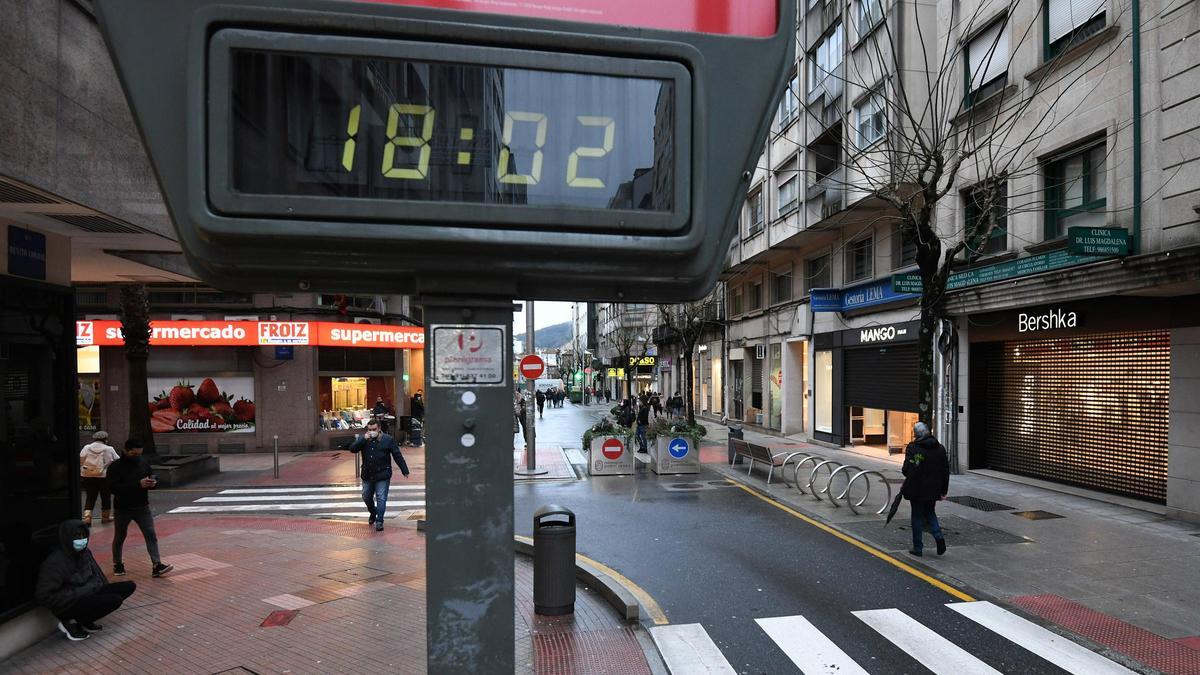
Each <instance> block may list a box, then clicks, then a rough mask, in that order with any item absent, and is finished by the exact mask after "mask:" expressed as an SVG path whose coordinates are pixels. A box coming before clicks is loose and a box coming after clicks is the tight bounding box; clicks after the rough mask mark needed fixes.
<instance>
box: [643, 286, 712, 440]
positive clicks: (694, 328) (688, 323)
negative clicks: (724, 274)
mask: <svg viewBox="0 0 1200 675" xmlns="http://www.w3.org/2000/svg"><path fill="white" fill-rule="evenodd" d="M721 293H723V290H722V287H721V285H720V284H718V285H717V290H716V291H714V292H713V293H710V294H709V295H708V296H707V297H705V298H703V299H701V300H694V301H692V302H685V303H681V304H675V305H659V306H658V323H659V326H662V327H664V328H665V329H666V331H667V334H668V337H670V336H674V337H675V338H677V339H678V340H679V343H680V345H682V347H683V350H682V351H683V386H682V387H681V389H682V392H683V400H684V405H685V406H687V419H688V424H695V423H696V401H695V397H694V396H693V392H692V382H693V381H694V378H695V364H694V362H693V360H692V359H693V355H692V352H693V351H694V350H695V349H696V345H697V343H699V342H700V338H701V337H702V336H703V335H704V331H705V329H706V328H708V327H710V326H713V325H717V322H719V320H720V315H721V312H720V302H721V301H720V297H721V295H720V294H721Z"/></svg>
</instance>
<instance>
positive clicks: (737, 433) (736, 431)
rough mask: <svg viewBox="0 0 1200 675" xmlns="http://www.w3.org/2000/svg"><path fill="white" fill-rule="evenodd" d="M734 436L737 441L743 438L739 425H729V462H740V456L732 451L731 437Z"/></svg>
mask: <svg viewBox="0 0 1200 675" xmlns="http://www.w3.org/2000/svg"><path fill="white" fill-rule="evenodd" d="M735 438H736V439H738V440H739V441H740V440H742V439H743V438H745V435H744V434H743V433H742V428H741V427H729V463H730V464H741V463H742V458H741V457H738V456H737V455H735V454H734V453H733V439H735Z"/></svg>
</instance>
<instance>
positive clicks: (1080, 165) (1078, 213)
mask: <svg viewBox="0 0 1200 675" xmlns="http://www.w3.org/2000/svg"><path fill="white" fill-rule="evenodd" d="M1106 149H1107V145H1106V144H1105V143H1103V142H1101V143H1099V144H1097V145H1093V146H1091V147H1088V148H1087V149H1085V150H1082V151H1079V152H1076V153H1074V154H1071V155H1068V156H1066V157H1063V158H1061V159H1056V160H1053V161H1050V162H1047V163H1046V165H1045V175H1046V218H1045V227H1046V232H1045V235H1046V239H1055V238H1057V237H1062V236H1065V235H1066V234H1067V228H1068V227H1072V226H1084V227H1088V226H1091V227H1095V226H1102V225H1103V224H1104V208H1105V204H1106V199H1105V194H1106V192H1107V188H1108V185H1107V174H1106V171H1107V168H1106V163H1105V159H1106V158H1105V152H1106Z"/></svg>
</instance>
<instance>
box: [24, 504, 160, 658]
mask: <svg viewBox="0 0 1200 675" xmlns="http://www.w3.org/2000/svg"><path fill="white" fill-rule="evenodd" d="M89 534H90V530H89V529H88V526H87V525H85V524H84V522H83V521H82V520H65V521H63V522H62V523H60V524H59V526H58V546H57V547H55V549H54V550H53V551H51V552H50V555H48V556H46V559H45V560H44V561H42V567H41V569H40V570H39V571H38V578H37V586H36V587H35V588H34V597H35V598H36V599H37V601H38V604H40V605H42V606H43V607H45V608H46V609H49V610H50V611H51V613H53V614H54V616H55V617H57V618H58V629H59V630H60V631H62V633H63V635H66V636H67V639H68V640H72V641H77V640H86V639H88V638H89V637H91V633H94V632H95V631H98V630H102V629H103V626H101V625H100V624H98V623H96V621H98V620H99V619H100V618H101V617H104V616H107V615H109V614H111V613H113V612H115V611H116V610H117V608H118V607H120V606H121V603H123V602H125V600H126V599H127V598H129V596H131V595H133V591H134V590H135V589H136V588H137V586H136V585H135V584H134V583H133V582H132V581H119V582H117V583H115V584H110V583H108V579H105V578H104V572H102V571H100V565H99V564H98V563H97V562H96V559H95V558H94V557H93V556H92V551H91V550H90V549H89V548H88V537H89Z"/></svg>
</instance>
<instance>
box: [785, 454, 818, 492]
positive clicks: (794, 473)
mask: <svg viewBox="0 0 1200 675" xmlns="http://www.w3.org/2000/svg"><path fill="white" fill-rule="evenodd" d="M796 455H804V456H805V457H806V458H807V457H812V454H811V453H807V452H793V453H791V454H790V455H788V456H787V457H786V458H784V460H783V466H781V467H779V475H780V476H783V483H784V485H787V486H788V487H792V484H791V483H789V482H788V479H787V467H788V462H790V461H792V458H793V457H795V456H796ZM801 461H803V460H801ZM797 466H799V464H797ZM792 480H794V481H796V483H797V485H796V487H799V482H800V477H799V476H797V475H796V472H795V471H794V470H793V471H792Z"/></svg>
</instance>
